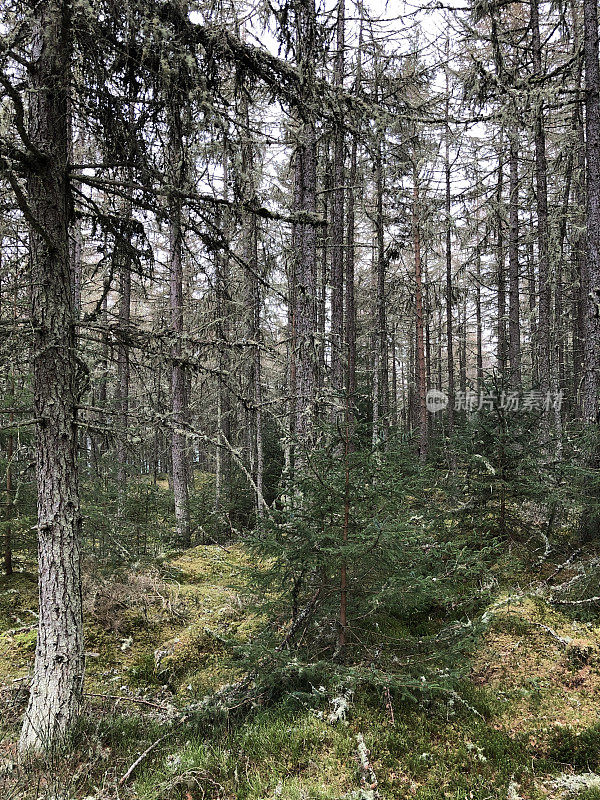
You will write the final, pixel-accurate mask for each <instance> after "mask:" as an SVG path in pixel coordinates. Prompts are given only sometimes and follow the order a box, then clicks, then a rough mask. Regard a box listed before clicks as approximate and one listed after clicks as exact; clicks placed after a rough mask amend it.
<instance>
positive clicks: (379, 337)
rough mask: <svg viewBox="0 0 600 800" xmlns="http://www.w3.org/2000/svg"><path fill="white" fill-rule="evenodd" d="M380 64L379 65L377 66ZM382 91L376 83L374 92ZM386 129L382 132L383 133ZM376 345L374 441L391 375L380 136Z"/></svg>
mask: <svg viewBox="0 0 600 800" xmlns="http://www.w3.org/2000/svg"><path fill="white" fill-rule="evenodd" d="M376 68H377V67H376ZM378 94H379V89H378V87H377V86H376V88H375V95H376V97H377V96H378ZM382 133H383V132H381V134H382ZM374 261H375V263H374V268H375V274H374V284H375V286H374V288H375V309H374V311H375V320H376V324H375V337H374V338H375V348H374V356H375V359H374V368H373V444H374V445H375V446H379V445H381V444H382V443H383V442H385V440H386V438H387V425H388V413H389V386H388V383H389V377H388V346H387V313H386V296H385V295H386V286H385V285H386V267H387V264H386V257H385V241H384V219H383V155H382V141H381V138H380V139H379V140H378V141H377V144H376V152H375V259H374Z"/></svg>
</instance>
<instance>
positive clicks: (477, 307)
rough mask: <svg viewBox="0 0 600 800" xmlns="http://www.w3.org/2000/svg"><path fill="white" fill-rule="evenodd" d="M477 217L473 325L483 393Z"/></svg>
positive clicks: (479, 377)
mask: <svg viewBox="0 0 600 800" xmlns="http://www.w3.org/2000/svg"><path fill="white" fill-rule="evenodd" d="M479 235H480V234H479V215H478V218H477V227H476V230H475V236H476V238H477V244H476V250H475V324H476V327H477V333H476V336H477V343H476V347H477V392H478V393H479V394H480V393H481V392H482V391H483V320H482V315H481V242H480V240H479Z"/></svg>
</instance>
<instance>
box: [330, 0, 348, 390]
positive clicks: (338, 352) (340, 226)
mask: <svg viewBox="0 0 600 800" xmlns="http://www.w3.org/2000/svg"><path fill="white" fill-rule="evenodd" d="M344 29H345V0H338V12H337V22H336V36H337V51H336V55H335V65H334V74H333V82H334V85H335V86H336V87H339V88H341V87H342V86H343V84H344V46H345V43H344V38H345V37H344ZM344 145H345V142H344V121H343V119H342V118H338V119H336V123H335V137H334V147H333V183H334V185H333V209H332V226H331V239H332V241H331V385H332V389H333V391H334V395H337V396H339V395H340V394H341V392H342V389H343V384H344V378H343V359H342V343H343V339H344V299H343V298H344Z"/></svg>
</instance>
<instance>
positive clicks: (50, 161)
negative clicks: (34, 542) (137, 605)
mask: <svg viewBox="0 0 600 800" xmlns="http://www.w3.org/2000/svg"><path fill="white" fill-rule="evenodd" d="M69 6H70V4H69V3H67V2H65V0H47V2H45V3H40V4H38V5H37V6H36V9H35V12H34V13H35V21H34V29H33V46H32V56H31V68H30V75H31V94H30V100H29V116H30V121H29V135H30V138H31V141H32V142H33V144H34V145H35V146H36V148H37V149H38V150H39V151H40V152H41V154H42V155H41V156H39V155H38V157H37V159H36V161H35V164H34V165H33V166H32V168H31V170H30V172H29V175H28V179H27V193H28V197H29V203H30V209H31V212H32V217H33V219H34V220H35V222H34V223H33V224H32V225H31V226H30V248H31V323H32V329H33V335H34V345H33V391H34V407H35V416H36V418H37V425H36V475H37V493H38V559H39V614H40V616H39V626H38V638H37V645H36V653H35V667H34V675H33V681H32V684H31V692H30V697H29V703H28V706H27V711H26V713H25V719H24V722H23V728H22V731H21V739H20V749H21V751H41V750H44V749H48V748H50V747H52V746H54V745H55V744H57V742H58V741H59V740H60V739H61V738H62V737H63V736H64V735H65V734H66V732H67V731H68V729H69V728H70V726H71V725H72V723H73V722H74V720H75V718H76V715H77V713H78V709H79V703H80V699H81V694H82V686H83V675H84V653H83V620H82V608H81V577H80V550H79V534H80V528H81V515H80V511H79V491H78V482H77V403H78V400H79V390H78V384H79V381H78V377H79V376H78V372H79V368H78V364H79V362H78V361H77V359H76V355H75V311H74V298H73V292H72V281H71V270H70V264H69V236H68V231H69V213H70V192H69V183H68V151H69V141H68V124H67V116H66V114H65V109H66V108H67V101H68V92H69V67H70V51H71V44H70V14H69Z"/></svg>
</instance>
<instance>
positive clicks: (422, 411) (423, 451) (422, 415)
mask: <svg viewBox="0 0 600 800" xmlns="http://www.w3.org/2000/svg"><path fill="white" fill-rule="evenodd" d="M419 214H420V209H419V184H418V176H417V174H416V171H415V174H414V188H413V213H412V227H413V248H414V256H415V308H416V319H415V325H416V334H417V342H416V344H417V386H418V392H417V393H418V398H419V459H420V461H421V462H424V461H425V460H426V459H427V405H426V395H427V378H426V374H425V345H424V337H423V278H422V274H421V230H420V227H419Z"/></svg>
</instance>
